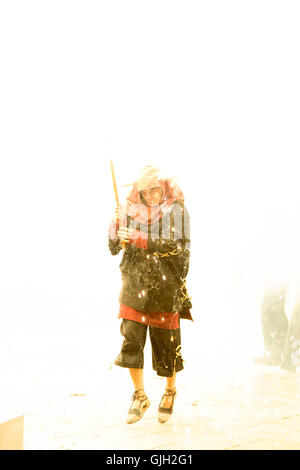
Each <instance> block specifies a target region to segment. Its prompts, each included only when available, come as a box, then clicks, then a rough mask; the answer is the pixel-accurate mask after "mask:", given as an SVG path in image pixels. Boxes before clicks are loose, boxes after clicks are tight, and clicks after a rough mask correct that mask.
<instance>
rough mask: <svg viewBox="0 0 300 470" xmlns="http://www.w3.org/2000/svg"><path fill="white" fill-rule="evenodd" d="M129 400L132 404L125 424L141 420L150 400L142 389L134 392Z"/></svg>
mask: <svg viewBox="0 0 300 470" xmlns="http://www.w3.org/2000/svg"><path fill="white" fill-rule="evenodd" d="M131 399H132V404H131V407H130V408H129V411H128V414H127V420H126V423H127V424H133V423H136V422H137V421H139V420H140V419H142V417H143V416H144V413H145V411H146V410H147V409H148V408H149V406H150V400H149V398H148V397H147V395H146V394H145V391H144V389H141V390H136V391H135V392H134V394H133V395H132V398H131Z"/></svg>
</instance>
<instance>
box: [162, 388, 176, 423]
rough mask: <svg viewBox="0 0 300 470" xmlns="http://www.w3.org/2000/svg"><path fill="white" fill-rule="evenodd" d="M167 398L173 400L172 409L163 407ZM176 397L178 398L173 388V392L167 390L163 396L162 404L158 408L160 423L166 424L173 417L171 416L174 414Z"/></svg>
mask: <svg viewBox="0 0 300 470" xmlns="http://www.w3.org/2000/svg"><path fill="white" fill-rule="evenodd" d="M166 397H168V398H169V397H171V398H172V405H171V407H170V408H164V407H163V406H162V402H163V400H164V398H166ZM175 397H176V388H173V389H172V390H169V389H167V388H166V391H165V393H164V394H163V396H162V398H161V401H160V404H159V407H158V421H159V422H160V423H165V422H166V421H168V419H169V418H170V417H171V415H172V413H173V406H174V401H175Z"/></svg>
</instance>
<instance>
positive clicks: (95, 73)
mask: <svg viewBox="0 0 300 470" xmlns="http://www.w3.org/2000/svg"><path fill="white" fill-rule="evenodd" d="M299 44H300V32H299V11H298V2H297V1H276V0H273V1H264V0H259V1H255V0H253V1H251V2H250V1H249V2H248V1H240V0H239V1H226V2H225V1H211V0H209V1H186V2H183V1H176V0H172V1H165V0H159V1H156V0H153V1H151V2H146V1H144V0H139V1H130V0H129V1H128V0H126V1H124V0H123V1H114V0H109V1H74V0H72V1H65V0H59V1H55V0H52V1H25V2H24V1H22V2H21V1H5V0H3V1H2V2H1V4H0V63H1V74H0V83H1V86H0V129H1V138H0V158H1V164H0V165H1V166H0V223H1V229H0V321H1V325H0V330H1V337H2V345H3V344H5V345H7V344H8V347H7V346H5V348H4V347H3V348H4V349H5V354H4V355H2V358H3V361H2V366H3V363H5V365H6V366H7V367H8V369H9V368H10V367H11V364H12V362H11V361H12V357H14V361H15V363H14V364H17V363H19V361H20V354H19V353H18V354H15V356H14V351H15V348H16V343H19V344H21V345H22V346H21V349H22V351H23V353H24V354H25V356H26V353H28V354H29V352H28V351H31V355H29V356H28V358H29V359H28V361H27V362H26V366H27V367H29V368H30V367H31V366H32V368H33V369H34V368H35V367H36V368H37V367H39V369H36V370H39V372H40V373H43V374H44V375H45V376H47V370H45V368H43V365H41V364H40V363H39V366H38V363H37V362H36V361H37V360H40V361H42V362H43V359H42V360H41V358H44V359H46V358H47V360H50V363H51V361H54V362H52V365H53V364H54V366H53V368H54V372H53V373H54V377H55V374H56V373H57V374H58V373H59V370H60V369H58V368H56V366H58V364H59V366H60V367H63V368H62V374H63V373H64V372H66V371H67V370H68V367H69V366H70V365H72V364H73V366H74V370H76V364H77V365H78V361H80V360H82V366H83V367H84V364H87V363H88V362H89V358H90V357H91V356H92V355H93V360H94V361H96V362H97V361H98V357H99V370H101V359H100V355H101V354H100V353H102V352H103V351H106V355H105V360H106V361H108V362H110V361H112V360H113V359H114V357H115V356H116V354H117V353H118V349H119V346H120V342H121V338H120V337H119V332H118V320H117V319H116V317H117V311H118V302H117V299H118V294H119V288H120V275H119V271H118V264H119V261H120V258H119V257H117V258H113V257H111V256H110V254H109V252H108V249H107V227H108V224H109V221H110V218H111V215H112V211H113V206H114V195H113V189H112V185H111V179H110V170H109V160H110V159H111V158H112V159H113V160H114V164H115V169H116V176H117V180H118V183H119V184H120V185H121V184H125V183H128V182H131V181H133V180H134V179H135V177H136V175H137V174H138V173H139V172H140V170H141V169H142V167H143V166H144V165H145V164H154V165H158V166H160V167H162V168H163V169H164V170H165V172H167V173H168V174H170V175H172V176H173V175H177V176H178V182H179V183H180V185H181V186H182V189H183V191H184V193H185V195H186V203H187V207H188V209H189V211H190V214H191V223H192V245H191V248H192V251H191V270H190V275H189V280H188V285H189V289H190V294H191V295H192V297H193V304H194V308H193V315H194V318H195V320H196V321H195V323H194V324H193V325H190V324H189V325H188V326H186V335H187V336H186V338H191V339H192V340H191V341H190V343H189V344H188V341H187V339H186V340H184V338H183V344H186V355H187V357H188V358H189V360H190V361H193V357H195V358H196V357H197V358H198V357H199V354H198V353H199V348H200V347H201V346H200V344H201V341H195V340H196V339H198V338H202V340H203V341H204V340H205V341H206V343H205V344H206V346H207V347H208V348H210V345H211V344H214V345H217V346H214V348H213V352H210V354H211V355H215V356H218V355H220V350H221V351H224V350H225V349H226V350H228V353H230V354H232V356H236V355H237V347H239V346H242V345H243V347H244V351H243V350H242V349H243V347H241V350H240V352H239V355H240V354H242V355H243V352H245V351H246V349H247V354H248V353H249V355H250V354H252V352H253V351H252V349H251V348H252V347H253V345H255V346H257V345H258V344H259V342H260V340H261V337H260V335H261V332H260V320H259V295H260V286H261V278H262V277H263V273H264V269H265V264H266V259H267V260H270V259H271V260H272V261H274V256H278V259H279V260H280V261H279V262H278V263H277V264H276V263H275V264H276V266H277V267H276V269H278V266H280V263H282V262H283V261H282V260H283V258H282V249H281V248H280V249H278V240H277V237H278V230H279V231H280V230H281V232H282V231H283V235H282V237H283V238H282V239H281V240H283V242H282V247H284V250H286V249H287V248H288V251H287V252H288V256H289V257H288V260H289V263H288V264H289V267H290V262H291V260H294V259H295V257H296V255H297V250H298V241H297V236H294V238H293V237H292V239H293V240H292V241H291V240H290V241H289V242H288V243H287V242H286V238H285V237H286V233H288V234H289V236H290V235H291V233H292V234H295V233H296V232H295V229H296V228H297V230H298V215H299V206H298V202H299V191H298V185H299V171H298V159H299V124H300V122H299V121H300V118H299V109H300V106H299V105H300V91H299V90H300V87H299V83H300V68H299ZM120 194H121V196H122V197H123V196H124V194H125V192H124V190H121V192H120ZM287 209H288V211H287ZM266 214H268V215H267V216H266ZM285 227H290V228H291V230H287V231H286V230H285ZM282 228H283V230H282ZM277 229H278V230H277ZM281 232H280V233H281ZM266 248H268V250H267V249H266ZM284 250H283V252H284V253H286V252H285V251H284ZM274 253H275V254H276V255H274V256H273V254H274ZM268 257H269V258H268ZM284 259H285V260H286V259H287V258H286V257H285V256H284ZM38 331H39V333H38V334H37V332H38ZM4 339H5V340H6V343H5V341H4ZM3 341H4V342H3ZM192 344H193V350H192V346H191V345H192ZM45 345H46V346H45ZM197 348H198V349H197ZM206 350H207V349H206ZM57 352H58V354H59V355H60V360H58V359H54V357H55V353H57ZM21 356H22V354H21ZM25 356H24V357H25ZM26 357H27V356H26ZM101 357H103V356H101ZM4 358H5V359H4ZM49 358H51V359H49ZM76 361H77V362H76ZM61 364H63V366H61ZM74 364H75V365H74ZM197 364H199V362H197ZM199 367H201V364H199ZM22 370H23V369H22Z"/></svg>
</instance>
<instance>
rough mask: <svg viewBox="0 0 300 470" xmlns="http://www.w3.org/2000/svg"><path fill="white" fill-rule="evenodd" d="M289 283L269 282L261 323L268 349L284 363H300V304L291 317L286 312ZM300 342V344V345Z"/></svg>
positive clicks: (263, 303)
mask: <svg viewBox="0 0 300 470" xmlns="http://www.w3.org/2000/svg"><path fill="white" fill-rule="evenodd" d="M287 289H288V284H287V283H285V284H282V285H280V286H278V285H277V286H274V285H271V284H267V285H266V287H265V289H264V293H263V300H262V304H261V323H262V331H263V337H264V345H265V349H266V351H268V352H269V354H270V356H271V357H272V358H274V359H275V360H280V361H281V363H282V365H289V364H291V363H293V364H294V365H298V364H297V362H299V359H298V356H297V354H298V348H299V345H300V304H299V305H297V304H296V306H295V308H294V310H293V313H292V316H291V319H290V321H288V318H287V316H286V313H285V299H286V293H287ZM298 342H299V345H298Z"/></svg>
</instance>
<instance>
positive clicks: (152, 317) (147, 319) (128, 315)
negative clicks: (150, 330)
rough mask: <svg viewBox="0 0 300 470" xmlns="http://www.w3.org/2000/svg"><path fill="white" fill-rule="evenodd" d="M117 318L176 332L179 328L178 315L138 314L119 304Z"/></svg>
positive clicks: (136, 311)
mask: <svg viewBox="0 0 300 470" xmlns="http://www.w3.org/2000/svg"><path fill="white" fill-rule="evenodd" d="M118 318H124V319H125V320H133V321H136V322H138V323H143V324H144V325H149V326H154V327H156V328H163V329H166V330H177V329H178V328H179V313H172V312H171V313H170V312H163V313H161V312H139V311H138V310H135V309H134V308H131V307H128V306H127V305H123V304H121V305H120V311H119V316H118Z"/></svg>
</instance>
